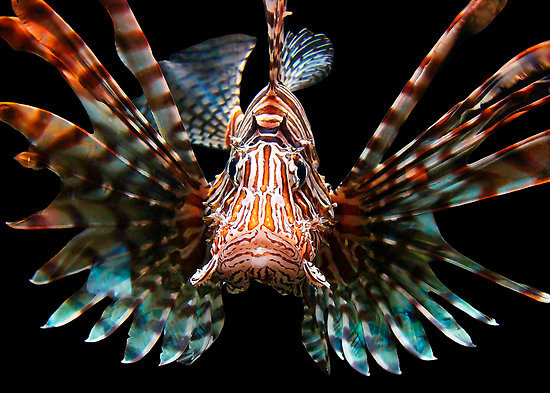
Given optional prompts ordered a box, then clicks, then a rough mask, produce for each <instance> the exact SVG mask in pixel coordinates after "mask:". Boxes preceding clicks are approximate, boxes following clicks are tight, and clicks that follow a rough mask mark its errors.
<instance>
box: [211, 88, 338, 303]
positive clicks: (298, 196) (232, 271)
mask: <svg viewBox="0 0 550 393" xmlns="http://www.w3.org/2000/svg"><path fill="white" fill-rule="evenodd" d="M229 138H230V140H231V152H230V159H229V162H228V164H227V166H226V169H225V171H224V172H223V173H222V174H221V175H220V176H218V178H217V179H216V181H215V182H214V184H213V185H212V187H211V189H210V193H209V198H208V200H207V202H206V204H207V211H206V216H207V220H208V221H207V222H208V226H209V227H210V228H211V231H212V246H211V254H212V260H211V261H210V263H209V265H208V266H209V267H208V270H207V271H204V272H203V278H201V280H204V279H205V278H207V277H209V276H210V274H211V273H212V272H213V269H214V268H215V269H216V274H215V275H216V276H217V277H218V278H219V279H221V280H223V281H224V282H225V283H227V285H228V288H229V289H230V290H231V291H233V292H236V291H240V290H244V289H246V288H247V287H248V285H249V281H250V280H251V279H257V280H259V281H261V282H264V283H268V284H270V285H272V286H273V287H274V288H276V289H277V290H279V291H281V292H285V293H286V292H293V293H295V294H298V293H300V292H301V289H300V288H301V284H302V282H303V280H304V279H305V278H306V277H309V278H310V279H311V281H312V282H313V283H315V284H318V285H322V282H323V278H322V277H321V276H319V273H318V272H316V271H315V268H314V267H313V266H312V264H311V262H312V261H313V260H314V258H315V256H316V253H317V249H318V247H319V245H320V243H321V236H322V232H323V231H324V230H326V229H327V228H328V226H329V225H330V224H331V222H332V219H333V215H334V214H333V210H332V202H331V197H330V194H329V189H328V187H327V185H326V184H325V183H324V181H323V179H322V177H321V176H320V175H319V174H318V172H317V167H318V159H317V154H316V152H315V147H314V142H313V135H312V133H311V129H310V125H309V122H308V121H307V118H306V116H305V113H304V110H303V108H302V106H301V104H300V103H299V101H298V100H297V98H296V97H295V96H294V94H292V92H290V91H289V90H288V89H286V88H285V87H284V86H282V85H278V86H277V87H276V88H271V87H269V86H268V87H266V88H265V89H264V90H262V91H261V92H260V93H259V94H258V95H257V96H256V98H255V99H254V100H253V101H252V103H251V104H250V106H249V108H248V109H247V111H246V113H245V114H244V115H241V117H240V119H239V120H238V123H237V124H236V126H235V129H234V131H232V132H231V133H230V135H229ZM207 272H208V273H207ZM205 273H207V274H205ZM315 277H319V280H317V279H316V278H315Z"/></svg>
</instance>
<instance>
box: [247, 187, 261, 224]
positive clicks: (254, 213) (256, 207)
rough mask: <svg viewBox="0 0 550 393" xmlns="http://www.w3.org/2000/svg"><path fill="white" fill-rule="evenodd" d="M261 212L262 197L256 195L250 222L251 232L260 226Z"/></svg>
mask: <svg viewBox="0 0 550 393" xmlns="http://www.w3.org/2000/svg"><path fill="white" fill-rule="evenodd" d="M259 210H260V196H259V195H256V196H255V197H254V206H253V207H252V212H251V213H250V221H248V229H249V230H252V229H254V228H256V227H257V226H258V221H259V220H258V213H259Z"/></svg>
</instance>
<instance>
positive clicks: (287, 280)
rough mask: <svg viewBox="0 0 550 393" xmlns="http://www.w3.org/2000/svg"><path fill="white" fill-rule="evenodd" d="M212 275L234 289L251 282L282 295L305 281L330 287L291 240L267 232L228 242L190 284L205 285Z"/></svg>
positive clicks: (255, 233)
mask: <svg viewBox="0 0 550 393" xmlns="http://www.w3.org/2000/svg"><path fill="white" fill-rule="evenodd" d="M213 275H214V276H215V277H217V278H219V279H221V280H222V281H223V282H225V283H227V284H228V285H229V286H230V287H232V288H233V289H235V290H245V289H246V288H248V286H249V282H250V281H251V280H257V281H260V282H262V283H264V284H268V285H271V286H273V287H275V288H276V289H278V290H282V291H283V292H290V291H291V290H292V289H293V288H294V287H295V286H296V285H299V284H300V283H301V282H302V281H303V280H304V279H306V278H307V279H308V281H309V282H310V283H311V284H313V285H315V286H327V287H328V286H329V284H328V282H327V280H326V278H325V276H324V275H323V274H322V273H321V271H320V270H319V269H318V268H317V267H316V266H314V265H313V263H311V262H309V261H307V260H305V259H304V258H303V257H302V256H301V255H300V252H299V251H298V249H297V248H296V246H295V245H294V244H292V242H291V241H289V240H288V239H286V238H285V237H283V236H280V235H278V234H276V233H274V232H271V231H266V230H254V231H251V232H248V233H244V234H241V235H239V236H236V237H233V238H232V239H230V240H228V241H227V242H226V243H225V244H223V245H221V247H220V248H219V249H218V250H217V251H216V252H213V256H212V258H211V259H210V261H209V262H208V263H207V264H206V265H204V266H203V267H202V268H201V269H198V270H197V271H196V273H195V274H194V275H193V276H192V277H191V280H190V281H191V283H192V284H193V285H202V284H204V283H205V282H206V281H207V280H208V279H210V278H211V277H212V276H213Z"/></svg>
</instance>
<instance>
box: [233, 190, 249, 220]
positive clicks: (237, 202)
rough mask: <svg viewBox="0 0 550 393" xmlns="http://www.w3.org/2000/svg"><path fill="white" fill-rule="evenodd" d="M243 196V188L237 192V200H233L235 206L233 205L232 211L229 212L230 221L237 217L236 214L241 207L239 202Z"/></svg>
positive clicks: (244, 193)
mask: <svg viewBox="0 0 550 393" xmlns="http://www.w3.org/2000/svg"><path fill="white" fill-rule="evenodd" d="M245 196H246V192H245V191H244V190H241V192H240V193H239V196H238V197H237V200H236V201H235V206H234V207H233V212H232V213H231V219H230V220H229V221H230V222H233V221H235V220H236V219H237V215H238V213H239V212H240V211H241V208H242V204H241V203H242V201H243V199H244V197H245Z"/></svg>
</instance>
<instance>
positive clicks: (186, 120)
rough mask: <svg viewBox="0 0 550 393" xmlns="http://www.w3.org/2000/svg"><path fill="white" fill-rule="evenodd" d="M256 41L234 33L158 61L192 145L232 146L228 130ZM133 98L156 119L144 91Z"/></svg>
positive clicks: (142, 110)
mask: <svg viewBox="0 0 550 393" xmlns="http://www.w3.org/2000/svg"><path fill="white" fill-rule="evenodd" d="M255 44H256V40H255V38H253V37H249V36H246V35H243V34H232V35H227V36H223V37H217V38H213V39H210V40H208V41H205V42H202V43H200V44H197V45H194V46H192V47H190V48H187V49H184V50H182V51H180V52H176V53H174V54H172V55H171V56H170V58H169V60H164V61H160V62H159V65H160V68H161V70H162V73H163V74H164V77H165V78H166V81H167V82H168V86H169V88H170V91H171V93H172V96H173V97H174V100H175V102H176V105H177V107H178V111H179V113H180V116H181V119H182V121H183V124H184V125H185V128H186V131H187V133H188V135H189V140H190V142H191V143H192V144H196V145H202V146H205V147H210V148H214V149H227V146H226V141H225V135H226V132H227V129H228V126H229V122H230V118H231V113H232V111H234V110H235V108H240V98H239V94H240V84H241V79H242V72H243V70H244V67H245V65H246V61H247V59H248V56H249V55H250V53H251V52H252V49H253V48H254V46H255ZM134 103H135V105H136V106H137V107H138V108H139V109H140V111H141V112H142V113H143V114H144V115H145V117H146V118H147V120H149V122H151V124H156V123H155V120H154V118H153V115H152V112H151V108H150V107H149V105H148V103H147V100H146V98H145V95H142V96H141V97H138V98H136V99H134Z"/></svg>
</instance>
